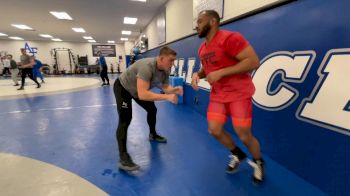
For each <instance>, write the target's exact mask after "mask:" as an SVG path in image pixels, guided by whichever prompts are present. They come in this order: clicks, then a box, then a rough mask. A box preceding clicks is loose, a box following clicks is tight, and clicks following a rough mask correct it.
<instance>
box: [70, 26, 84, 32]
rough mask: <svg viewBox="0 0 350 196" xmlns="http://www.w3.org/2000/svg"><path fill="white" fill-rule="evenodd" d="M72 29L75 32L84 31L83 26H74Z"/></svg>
mask: <svg viewBox="0 0 350 196" xmlns="http://www.w3.org/2000/svg"><path fill="white" fill-rule="evenodd" d="M72 29H73V31H75V32H77V33H85V30H84V29H83V28H80V27H74V28H72Z"/></svg>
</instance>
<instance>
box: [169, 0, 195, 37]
mask: <svg viewBox="0 0 350 196" xmlns="http://www.w3.org/2000/svg"><path fill="white" fill-rule="evenodd" d="M192 9H193V2H192V0H191V1H189V0H176V1H174V0H171V1H169V2H168V3H167V5H166V17H165V18H166V41H167V42H171V41H174V40H176V39H178V38H180V37H183V36H186V35H189V34H192V33H194V32H195V31H194V30H193V29H192Z"/></svg>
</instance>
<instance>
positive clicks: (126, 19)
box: [124, 17, 137, 24]
mask: <svg viewBox="0 0 350 196" xmlns="http://www.w3.org/2000/svg"><path fill="white" fill-rule="evenodd" d="M136 22H137V18H130V17H124V24H136Z"/></svg>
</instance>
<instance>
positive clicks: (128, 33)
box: [122, 31, 131, 35]
mask: <svg viewBox="0 0 350 196" xmlns="http://www.w3.org/2000/svg"><path fill="white" fill-rule="evenodd" d="M122 34H123V35H131V31H122Z"/></svg>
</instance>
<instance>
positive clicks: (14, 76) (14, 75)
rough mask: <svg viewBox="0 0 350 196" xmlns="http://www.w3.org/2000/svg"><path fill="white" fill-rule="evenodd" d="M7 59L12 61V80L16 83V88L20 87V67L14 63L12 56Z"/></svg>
mask: <svg viewBox="0 0 350 196" xmlns="http://www.w3.org/2000/svg"><path fill="white" fill-rule="evenodd" d="M7 58H8V60H9V61H10V70H11V79H12V81H13V82H14V83H15V85H14V86H18V85H19V84H18V78H17V76H18V73H19V70H18V65H17V63H16V61H14V60H13V59H12V55H11V54H9V55H7Z"/></svg>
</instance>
